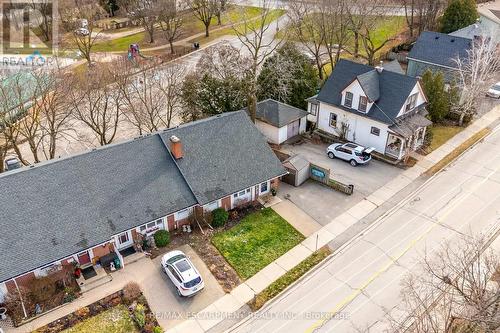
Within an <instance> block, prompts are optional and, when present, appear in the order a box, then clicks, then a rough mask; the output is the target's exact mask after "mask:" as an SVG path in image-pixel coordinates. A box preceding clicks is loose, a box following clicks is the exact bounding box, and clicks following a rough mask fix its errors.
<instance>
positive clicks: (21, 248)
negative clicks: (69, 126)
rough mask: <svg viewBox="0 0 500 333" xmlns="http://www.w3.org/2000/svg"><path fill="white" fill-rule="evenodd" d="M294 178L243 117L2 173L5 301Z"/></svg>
mask: <svg viewBox="0 0 500 333" xmlns="http://www.w3.org/2000/svg"><path fill="white" fill-rule="evenodd" d="M285 174H286V170H285V169H284V168H283V166H282V164H281V162H280V161H279V160H278V159H277V158H276V156H275V155H274V153H273V152H272V150H271V149H270V148H269V146H268V144H267V143H266V142H265V140H264V139H263V136H262V135H261V134H260V133H259V131H258V130H257V129H256V128H255V126H254V125H253V124H252V122H251V121H250V119H249V117H248V115H247V114H246V113H245V112H242V111H239V112H232V113H226V114H223V115H219V116H215V117H211V118H208V119H204V120H200V121H197V122H192V123H189V124H186V125H182V126H179V127H176V128H172V129H167V130H164V131H161V132H158V133H153V134H147V135H145V136H143V137H140V138H136V139H134V140H131V141H127V142H124V143H119V144H113V145H108V146H105V147H102V148H97V149H94V150H92V151H89V152H86V153H83V154H81V155H76V156H70V157H68V158H64V159H59V160H53V161H48V162H44V163H40V164H36V165H34V166H31V167H29V168H22V169H19V170H15V171H12V172H9V173H5V174H2V175H0V183H1V184H2V191H0V201H1V202H2V214H1V216H0V219H1V224H2V237H1V238H0V253H1V256H2V258H1V260H0V292H1V291H2V290H3V291H4V292H5V291H10V292H13V291H15V290H16V284H17V285H20V286H26V285H29V283H30V281H32V279H34V278H35V277H37V276H43V275H45V274H47V271H49V270H51V271H53V270H57V268H58V267H61V265H62V264H65V263H71V262H77V263H79V264H80V265H81V266H83V267H86V266H91V265H93V264H95V263H96V260H97V259H98V258H99V257H102V256H104V255H106V254H108V253H110V251H115V252H117V254H118V253H119V251H121V250H124V249H128V248H130V247H132V246H133V245H134V241H137V240H138V239H139V238H140V237H138V235H139V234H144V235H152V234H153V233H154V232H155V231H156V230H158V229H165V230H169V231H172V230H174V229H177V228H178V227H179V226H181V225H183V224H186V223H189V217H190V215H191V214H192V212H193V211H194V210H197V211H200V212H201V211H211V210H213V209H215V208H218V207H222V208H224V209H226V210H229V209H232V208H235V207H238V206H240V205H243V204H245V203H248V202H251V201H253V200H256V199H257V198H258V197H259V196H262V195H265V194H268V193H270V191H271V188H272V187H276V186H278V183H279V179H278V178H279V177H281V176H283V175H285ZM118 256H119V257H120V255H119V254H118ZM0 296H2V295H0Z"/></svg>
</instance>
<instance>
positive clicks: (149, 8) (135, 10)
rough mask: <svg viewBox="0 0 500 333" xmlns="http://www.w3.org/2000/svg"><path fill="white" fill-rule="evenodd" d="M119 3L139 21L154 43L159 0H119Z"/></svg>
mask: <svg viewBox="0 0 500 333" xmlns="http://www.w3.org/2000/svg"><path fill="white" fill-rule="evenodd" d="M118 5H119V6H120V7H121V8H123V9H125V11H126V12H127V15H128V16H130V18H131V19H133V20H135V21H138V22H139V24H140V25H141V27H142V28H144V31H146V33H147V34H148V37H149V42H150V43H154V34H155V25H156V23H157V22H158V7H159V1H158V0H147V1H144V0H119V1H118ZM174 7H175V4H174Z"/></svg>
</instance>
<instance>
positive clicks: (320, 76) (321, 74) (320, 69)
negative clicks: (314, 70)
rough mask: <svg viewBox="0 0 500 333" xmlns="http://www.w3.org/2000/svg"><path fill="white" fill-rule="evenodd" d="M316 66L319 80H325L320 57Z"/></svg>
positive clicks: (317, 58)
mask: <svg viewBox="0 0 500 333" xmlns="http://www.w3.org/2000/svg"><path fill="white" fill-rule="evenodd" d="M316 66H318V75H319V79H320V80H323V66H321V60H320V59H319V57H316Z"/></svg>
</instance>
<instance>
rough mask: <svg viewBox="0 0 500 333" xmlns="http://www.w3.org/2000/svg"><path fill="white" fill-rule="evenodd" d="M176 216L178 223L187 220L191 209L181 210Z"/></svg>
mask: <svg viewBox="0 0 500 333" xmlns="http://www.w3.org/2000/svg"><path fill="white" fill-rule="evenodd" d="M174 215H175V220H176V221H178V220H184V219H187V218H188V217H189V209H188V208H186V209H183V210H180V211H178V212H177V213H175V214H174Z"/></svg>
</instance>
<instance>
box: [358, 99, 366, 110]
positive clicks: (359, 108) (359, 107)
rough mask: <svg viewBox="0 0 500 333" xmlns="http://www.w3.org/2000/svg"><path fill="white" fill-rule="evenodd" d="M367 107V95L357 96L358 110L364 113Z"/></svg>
mask: <svg viewBox="0 0 500 333" xmlns="http://www.w3.org/2000/svg"><path fill="white" fill-rule="evenodd" d="M361 101H365V103H361ZM362 105H363V106H364V109H362V108H361V106H362ZM367 109H368V97H366V96H359V103H358V111H360V112H365V113H366V110H367Z"/></svg>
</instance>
